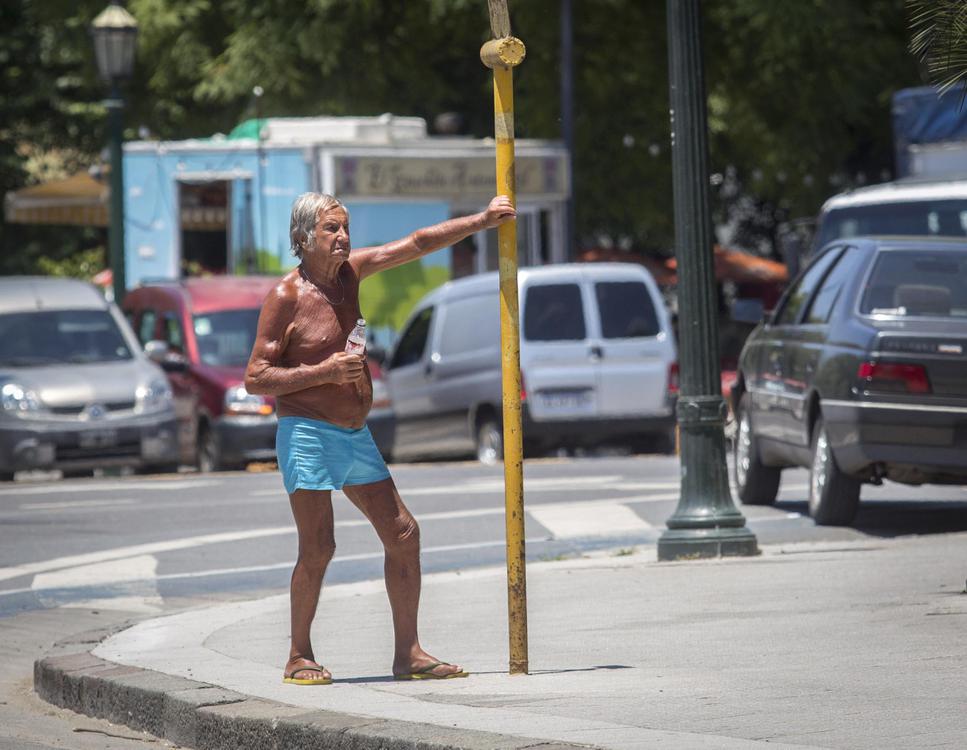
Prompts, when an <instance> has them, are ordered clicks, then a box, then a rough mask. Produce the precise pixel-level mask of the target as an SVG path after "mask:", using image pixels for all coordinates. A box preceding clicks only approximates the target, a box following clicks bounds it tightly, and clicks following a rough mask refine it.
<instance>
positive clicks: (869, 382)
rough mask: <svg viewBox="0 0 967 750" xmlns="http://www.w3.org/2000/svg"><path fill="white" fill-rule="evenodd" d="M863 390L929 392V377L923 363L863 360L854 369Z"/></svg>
mask: <svg viewBox="0 0 967 750" xmlns="http://www.w3.org/2000/svg"><path fill="white" fill-rule="evenodd" d="M856 377H857V378H859V380H860V385H861V387H862V389H863V390H864V391H889V392H890V393H930V392H931V389H930V378H928V377H927V369H926V368H925V367H924V366H923V365H908V364H901V363H899V362H864V363H863V364H861V365H860V367H859V369H858V370H857V371H856Z"/></svg>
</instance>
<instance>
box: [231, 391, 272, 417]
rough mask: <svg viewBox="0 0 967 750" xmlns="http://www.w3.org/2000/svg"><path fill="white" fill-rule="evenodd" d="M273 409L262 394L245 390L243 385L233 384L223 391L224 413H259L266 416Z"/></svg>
mask: <svg viewBox="0 0 967 750" xmlns="http://www.w3.org/2000/svg"><path fill="white" fill-rule="evenodd" d="M273 411H274V409H273V408H272V404H270V403H268V402H267V401H266V400H265V399H264V398H263V397H262V396H256V395H255V394H254V393H249V392H248V391H246V390H245V386H244V385H235V386H232V387H231V388H229V389H228V390H227V391H225V413H226V414H259V415H261V416H263V417H267V416H268V415H269V414H271V413H272V412H273Z"/></svg>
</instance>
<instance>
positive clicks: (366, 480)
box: [275, 417, 390, 495]
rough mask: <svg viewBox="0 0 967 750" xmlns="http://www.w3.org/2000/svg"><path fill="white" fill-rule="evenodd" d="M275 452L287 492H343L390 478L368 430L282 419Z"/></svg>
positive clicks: (307, 419)
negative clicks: (353, 486) (353, 487)
mask: <svg viewBox="0 0 967 750" xmlns="http://www.w3.org/2000/svg"><path fill="white" fill-rule="evenodd" d="M275 450H276V454H277V456H278V460H279V471H281V472H282V481H283V483H284V484H285V491H286V492H288V493H289V494H290V495H291V494H292V493H293V492H295V491H296V490H299V489H302V490H341V489H342V488H343V486H344V485H350V486H351V485H354V484H370V483H371V482H379V481H381V480H383V479H388V478H389V475H390V473H389V469H387V468H386V462H385V461H383V457H382V456H381V455H380V454H379V450H377V448H376V443H375V442H373V436H372V435H371V434H370V432H369V427H367V426H365V425H364V426H363V427H360V428H359V429H358V430H354V429H351V428H348V427H339V426H338V425H334V424H331V423H329V422H324V421H322V420H321V419H309V418H307V417H280V418H279V428H278V431H277V432H276V434H275Z"/></svg>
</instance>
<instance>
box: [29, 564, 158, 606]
mask: <svg viewBox="0 0 967 750" xmlns="http://www.w3.org/2000/svg"><path fill="white" fill-rule="evenodd" d="M157 570H158V558H156V557H155V556H154V555H139V556H137V557H127V558H124V559H121V560H112V561H110V562H102V563H96V564H93V565H82V566H79V567H75V568H69V569H67V570H59V571H57V572H54V573H44V574H41V575H38V576H36V577H35V578H34V580H33V583H32V584H31V590H32V591H33V592H34V593H35V594H36V595H37V598H38V600H40V601H41V602H42V603H44V604H48V605H54V606H63V607H75V608H79V607H83V608H90V609H120V610H130V611H132V612H160V611H161V609H162V607H163V604H164V603H163V601H162V599H161V595H160V594H159V593H158V586H157V582H156V579H157ZM134 582H138V583H139V584H140V585H139V586H138V587H137V591H135V592H131V593H129V594H128V595H127V596H116V597H102V598H99V599H75V600H73V601H69V602H61V601H58V600H57V599H56V598H53V597H50V596H47V595H46V592H48V591H51V590H60V589H77V588H87V587H97V586H109V585H116V584H119V583H134Z"/></svg>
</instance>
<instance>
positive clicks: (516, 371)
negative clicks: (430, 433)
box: [480, 0, 528, 674]
mask: <svg viewBox="0 0 967 750" xmlns="http://www.w3.org/2000/svg"><path fill="white" fill-rule="evenodd" d="M490 13H491V26H492V28H493V30H494V34H495V35H498V34H500V36H501V38H499V39H493V40H491V41H489V42H487V43H486V44H484V46H483V47H482V48H481V50H480V59H481V60H483V63H484V65H486V66H487V67H488V68H492V69H493V71H494V131H495V136H496V141H497V194H498V195H506V196H508V197H509V198H510V200H511V202H512V203H513V204H514V206H516V205H517V182H516V178H515V174H514V72H513V67H514V66H515V65H518V64H520V62H521V61H522V60H523V59H524V44H523V42H521V41H520V40H519V39H515V38H513V37H512V36H510V20H509V16H508V15H507V3H506V0H490ZM497 246H498V249H499V266H498V267H499V276H500V347H501V353H502V355H501V361H502V374H503V402H504V410H503V416H504V503H505V506H506V512H505V515H506V524H507V615H508V624H509V631H510V632H509V639H510V674H527V669H528V664H527V575H526V570H525V563H524V560H525V550H524V445H523V432H522V428H521V414H520V316H519V314H518V313H519V306H518V299H517V222H516V221H508V222H506V223H504V224H501V225H500V226H499V227H498V228H497Z"/></svg>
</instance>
